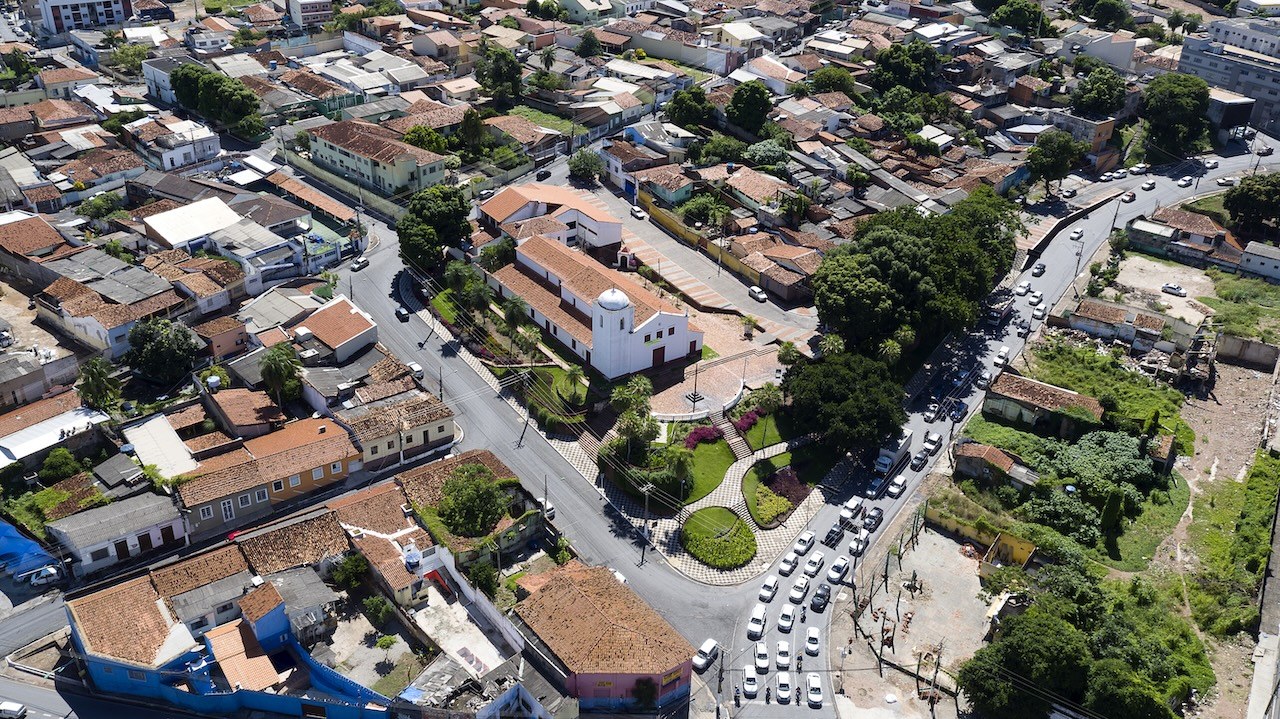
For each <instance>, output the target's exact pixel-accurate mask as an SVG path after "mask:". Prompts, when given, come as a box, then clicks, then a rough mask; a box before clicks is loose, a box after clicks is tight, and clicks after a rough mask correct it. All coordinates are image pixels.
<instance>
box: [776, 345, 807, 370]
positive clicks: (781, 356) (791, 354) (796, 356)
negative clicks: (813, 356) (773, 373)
mask: <svg viewBox="0 0 1280 719" xmlns="http://www.w3.org/2000/svg"><path fill="white" fill-rule="evenodd" d="M802 356H803V355H801V354H800V350H798V349H796V343H795V342H792V341H791V340H787V341H786V342H783V343H782V344H780V345H778V363H779V364H781V365H782V366H783V367H790V366H791V365H793V364H795V363H796V362H799V361H800V358H801V357H802Z"/></svg>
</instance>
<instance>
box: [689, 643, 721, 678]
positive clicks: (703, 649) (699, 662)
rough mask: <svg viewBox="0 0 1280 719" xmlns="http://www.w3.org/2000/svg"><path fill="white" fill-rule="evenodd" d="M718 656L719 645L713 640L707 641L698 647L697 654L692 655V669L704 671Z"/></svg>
mask: <svg viewBox="0 0 1280 719" xmlns="http://www.w3.org/2000/svg"><path fill="white" fill-rule="evenodd" d="M718 656H720V643H719V642H717V641H716V640H714V639H708V640H707V641H705V642H703V643H702V646H700V647H698V652H697V653H696V654H694V655H693V668H694V669H697V670H698V671H700V672H702V671H706V670H707V667H709V666H711V662H714V661H715V660H716V657H718Z"/></svg>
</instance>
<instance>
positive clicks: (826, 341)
mask: <svg viewBox="0 0 1280 719" xmlns="http://www.w3.org/2000/svg"><path fill="white" fill-rule="evenodd" d="M841 352H844V338H843V337H841V336H840V335H838V334H835V333H828V334H825V335H823V336H822V339H820V340H818V354H819V355H821V356H823V357H830V356H832V355H838V354H840V353H841Z"/></svg>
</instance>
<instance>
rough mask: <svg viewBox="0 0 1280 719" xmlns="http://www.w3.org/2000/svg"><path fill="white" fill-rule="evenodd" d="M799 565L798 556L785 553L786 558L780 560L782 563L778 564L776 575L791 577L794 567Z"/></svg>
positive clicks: (793, 553) (792, 553)
mask: <svg viewBox="0 0 1280 719" xmlns="http://www.w3.org/2000/svg"><path fill="white" fill-rule="evenodd" d="M799 564H800V555H799V554H796V553H795V552H787V556H785V557H783V558H782V562H780V563H779V564H778V574H781V575H782V576H784V577H789V576H791V573H792V572H794V571H796V567H797V566H798V565H799Z"/></svg>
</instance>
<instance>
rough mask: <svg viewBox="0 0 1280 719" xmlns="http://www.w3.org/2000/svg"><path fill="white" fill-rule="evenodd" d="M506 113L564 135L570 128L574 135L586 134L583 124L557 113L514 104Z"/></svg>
mask: <svg viewBox="0 0 1280 719" xmlns="http://www.w3.org/2000/svg"><path fill="white" fill-rule="evenodd" d="M507 114H508V115H519V116H520V117H523V118H524V119H526V120H528V121H529V122H534V123H537V124H539V125H541V126H543V127H547V128H550V129H552V130H556V131H558V132H560V133H562V134H565V135H568V134H569V131H570V130H571V129H572V131H573V134H574V135H575V136H576V135H585V134H587V128H586V127H585V126H583V125H578V124H575V123H574V122H572V121H571V120H569V119H568V118H564V117H560V116H559V115H552V114H551V113H549V112H543V111H542V110H535V109H534V108H532V107H529V106H527V105H516V106H515V107H513V108H511V109H510V110H507Z"/></svg>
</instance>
